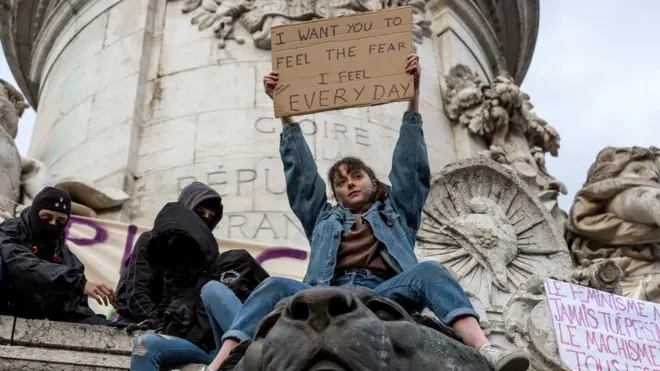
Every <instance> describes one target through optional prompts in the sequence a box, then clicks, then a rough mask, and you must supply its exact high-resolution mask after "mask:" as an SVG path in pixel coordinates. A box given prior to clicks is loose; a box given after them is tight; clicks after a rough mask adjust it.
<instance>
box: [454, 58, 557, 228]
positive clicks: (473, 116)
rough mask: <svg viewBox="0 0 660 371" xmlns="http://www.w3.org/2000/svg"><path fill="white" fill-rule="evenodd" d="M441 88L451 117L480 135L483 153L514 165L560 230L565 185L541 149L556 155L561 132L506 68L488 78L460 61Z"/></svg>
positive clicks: (474, 133)
mask: <svg viewBox="0 0 660 371" xmlns="http://www.w3.org/2000/svg"><path fill="white" fill-rule="evenodd" d="M445 79H446V89H444V91H443V100H444V104H445V112H446V114H447V116H448V117H449V119H450V120H451V121H452V123H453V124H454V125H456V126H459V127H464V128H466V129H467V130H468V131H469V132H470V133H471V134H473V135H477V136H479V137H482V138H483V139H484V140H485V142H486V145H487V147H488V150H487V151H485V152H484V153H482V154H483V155H485V156H488V157H491V158H492V159H494V160H495V161H497V162H499V163H501V164H502V165H504V166H505V167H507V168H509V169H512V170H514V171H515V172H516V173H517V174H518V175H519V176H520V177H521V178H522V179H523V180H524V181H525V182H526V183H527V184H528V185H529V186H530V187H531V188H532V189H534V190H535V191H536V194H537V196H538V197H539V198H540V199H541V201H542V202H543V203H544V204H545V206H546V208H547V209H548V210H549V211H550V213H551V214H552V216H553V217H554V218H555V220H556V222H557V230H558V231H563V229H564V223H565V219H566V214H565V213H564V212H563V211H562V210H561V209H559V205H558V203H557V197H559V194H566V193H567V190H566V186H565V185H564V184H563V183H561V182H560V181H558V180H557V179H555V178H554V177H553V176H552V175H550V174H549V173H548V170H547V169H546V167H545V154H546V153H550V154H551V155H552V156H557V154H558V150H559V139H560V138H559V134H558V133H557V131H556V130H555V129H554V128H553V127H552V126H550V125H548V123H547V122H546V121H544V120H543V119H541V118H539V117H538V116H537V115H536V114H535V113H534V112H533V111H532V109H533V105H532V104H531V102H530V99H529V96H528V95H527V94H525V93H523V92H522V91H521V90H520V88H519V87H518V86H517V85H516V84H515V83H514V81H513V79H512V78H511V77H510V76H509V75H508V74H506V73H503V74H501V75H499V76H497V77H496V78H495V80H494V82H493V83H492V84H487V83H486V82H485V81H484V80H483V79H482V78H481V77H479V76H478V75H476V74H475V73H473V72H472V71H471V70H470V69H469V68H468V67H466V66H464V65H461V64H459V65H456V66H454V67H452V68H451V70H450V71H449V74H448V75H447V76H446V77H445Z"/></svg>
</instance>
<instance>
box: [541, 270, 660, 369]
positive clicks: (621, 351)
mask: <svg viewBox="0 0 660 371" xmlns="http://www.w3.org/2000/svg"><path fill="white" fill-rule="evenodd" d="M545 292H546V295H547V297H548V305H549V307H550V312H551V313H552V323H553V324H554V328H555V333H556V335H557V343H558V347H559V356H560V358H561V360H562V362H563V363H564V364H565V365H566V366H567V367H568V368H569V369H570V370H575V371H595V370H598V371H601V370H602V371H628V370H630V371H660V305H658V304H654V303H651V302H646V301H641V300H634V299H628V298H625V297H623V296H618V295H613V294H609V293H606V292H603V291H599V290H595V289H592V288H588V287H584V286H579V285H573V284H569V283H565V282H560V281H555V280H547V281H546V282H545Z"/></svg>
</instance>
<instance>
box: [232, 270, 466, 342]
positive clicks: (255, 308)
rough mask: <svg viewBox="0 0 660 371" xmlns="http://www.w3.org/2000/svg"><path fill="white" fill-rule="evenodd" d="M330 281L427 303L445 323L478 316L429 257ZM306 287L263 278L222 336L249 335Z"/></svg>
mask: <svg viewBox="0 0 660 371" xmlns="http://www.w3.org/2000/svg"><path fill="white" fill-rule="evenodd" d="M330 285H331V286H341V285H357V286H364V287H368V288H371V289H373V290H374V291H376V292H377V293H379V294H380V295H382V296H385V297H387V298H390V299H392V300H394V301H396V302H397V303H400V304H402V305H403V306H404V307H406V308H407V309H413V308H412V307H414V309H417V310H421V309H423V308H425V307H427V308H429V309H430V310H431V311H433V313H434V314H435V315H436V316H437V317H438V319H440V321H442V322H443V323H444V324H446V325H448V326H451V325H452V323H454V321H456V320H457V319H459V318H461V317H465V316H471V317H474V318H476V319H477V320H479V315H478V314H477V312H476V311H475V310H474V308H473V307H472V304H471V303H470V300H469V299H468V297H467V295H466V294H465V291H463V288H462V287H461V286H460V285H459V284H458V282H457V281H456V280H455V279H454V277H453V276H452V275H451V273H449V271H448V270H447V269H446V268H445V267H443V266H442V264H439V263H436V262H432V261H425V262H421V263H418V264H416V265H414V266H413V267H412V268H411V269H409V270H407V271H404V272H402V273H400V274H398V275H396V276H394V277H392V278H390V279H388V280H385V279H383V278H380V277H378V276H375V275H373V274H371V273H369V271H367V270H354V271H352V272H351V273H348V274H346V275H344V276H339V277H335V278H333V279H332V281H330ZM310 287H311V286H309V285H307V284H305V283H302V282H299V281H295V280H292V279H288V278H282V277H269V278H267V279H266V280H265V281H264V282H262V283H261V284H260V285H259V286H257V288H256V289H255V290H254V291H253V292H252V294H251V295H250V297H248V299H247V300H246V301H245V303H243V308H242V309H241V311H240V312H239V313H238V315H237V316H236V318H235V319H234V322H232V324H231V327H230V328H229V330H228V331H227V332H225V334H224V335H223V337H222V340H223V341H224V340H227V339H230V338H231V339H235V340H238V341H244V340H248V339H251V338H252V334H254V331H255V329H256V327H257V325H258V324H259V322H260V321H261V319H263V318H264V317H265V316H266V315H268V313H270V312H271V311H272V310H273V309H274V308H275V305H276V304H277V303H278V302H279V301H280V300H282V299H284V298H286V297H289V296H292V295H295V294H296V293H298V292H300V291H303V290H305V289H308V288H310Z"/></svg>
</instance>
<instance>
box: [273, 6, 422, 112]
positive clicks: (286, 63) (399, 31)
mask: <svg viewBox="0 0 660 371" xmlns="http://www.w3.org/2000/svg"><path fill="white" fill-rule="evenodd" d="M271 32H272V33H271V35H272V42H271V45H272V51H273V55H272V58H273V71H277V72H279V82H278V85H277V87H276V89H275V92H274V93H273V103H274V107H275V117H283V116H294V115H303V114H308V113H314V112H322V111H330V110H335V109H342V108H348V107H359V106H372V105H377V104H383V103H388V102H394V101H401V100H410V99H412V98H413V97H414V95H415V89H414V85H413V77H412V76H411V75H408V74H407V73H406V57H407V56H408V55H409V54H411V53H412V50H413V49H412V47H413V45H412V9H411V8H410V7H402V8H395V9H391V10H384V11H379V12H371V13H364V14H358V15H350V16H344V17H338V18H332V19H324V20H319V21H311V22H304V23H296V24H293V25H286V26H278V27H273V29H272V31H271Z"/></svg>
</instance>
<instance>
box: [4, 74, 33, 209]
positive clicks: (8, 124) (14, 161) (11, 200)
mask: <svg viewBox="0 0 660 371" xmlns="http://www.w3.org/2000/svg"><path fill="white" fill-rule="evenodd" d="M27 107H28V105H27V103H26V102H25V98H24V97H23V95H22V94H21V93H20V92H19V91H18V90H17V89H16V88H14V87H13V86H11V85H10V84H9V83H8V82H6V81H5V80H2V79H0V220H3V219H6V218H11V217H13V215H14V210H15V208H16V205H18V202H19V199H20V196H21V156H20V154H19V153H18V148H16V144H15V143H14V139H15V138H16V134H17V133H18V119H19V118H20V117H21V116H22V115H23V111H25V109H26V108H27Z"/></svg>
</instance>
